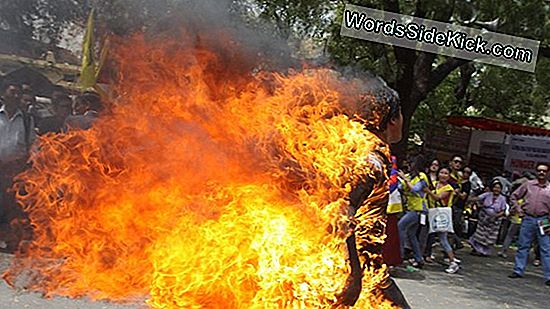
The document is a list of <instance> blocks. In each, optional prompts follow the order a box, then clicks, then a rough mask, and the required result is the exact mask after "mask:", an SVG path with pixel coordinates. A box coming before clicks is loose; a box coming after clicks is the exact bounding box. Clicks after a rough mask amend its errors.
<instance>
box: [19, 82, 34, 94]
mask: <svg viewBox="0 0 550 309" xmlns="http://www.w3.org/2000/svg"><path fill="white" fill-rule="evenodd" d="M21 93H23V94H34V92H33V90H32V86H31V85H29V84H27V83H23V84H22V85H21Z"/></svg>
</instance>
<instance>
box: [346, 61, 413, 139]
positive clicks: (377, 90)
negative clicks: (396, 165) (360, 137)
mask: <svg viewBox="0 0 550 309" xmlns="http://www.w3.org/2000/svg"><path fill="white" fill-rule="evenodd" d="M343 76H345V81H346V82H345V83H344V84H340V85H339V87H340V88H342V89H340V90H339V91H340V92H341V93H342V98H341V104H342V108H343V110H344V112H345V113H347V114H348V115H349V116H350V117H354V118H358V120H360V121H362V122H363V123H364V124H365V129H367V130H369V131H370V132H372V133H374V134H376V135H377V136H378V137H380V139H382V140H383V141H384V142H386V143H389V144H391V143H397V142H399V141H400V140H401V137H402V129H403V115H402V114H401V106H400V101H399V95H398V94H397V92H396V91H395V90H393V89H392V88H390V87H389V86H388V85H387V84H386V82H385V81H384V80H382V79H381V78H380V77H376V76H372V75H371V74H368V73H365V72H364V71H363V72H360V71H358V70H347V71H345V72H344V73H343Z"/></svg>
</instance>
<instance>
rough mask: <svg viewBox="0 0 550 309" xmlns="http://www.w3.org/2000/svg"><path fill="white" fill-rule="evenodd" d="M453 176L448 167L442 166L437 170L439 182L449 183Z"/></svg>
mask: <svg viewBox="0 0 550 309" xmlns="http://www.w3.org/2000/svg"><path fill="white" fill-rule="evenodd" d="M450 176H451V171H450V170H449V169H448V168H447V167H442V168H440V169H439V171H438V172H437V179H438V180H439V182H442V183H447V182H448V181H449V178H450Z"/></svg>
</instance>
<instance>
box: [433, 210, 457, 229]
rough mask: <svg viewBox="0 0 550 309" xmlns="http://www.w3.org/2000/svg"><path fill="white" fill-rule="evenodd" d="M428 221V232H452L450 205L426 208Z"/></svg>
mask: <svg viewBox="0 0 550 309" xmlns="http://www.w3.org/2000/svg"><path fill="white" fill-rule="evenodd" d="M428 221H429V222H430V233H440V232H447V233H454V229H453V212H452V209H451V207H438V208H430V209H428Z"/></svg>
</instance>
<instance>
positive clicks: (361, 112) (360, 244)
mask: <svg viewBox="0 0 550 309" xmlns="http://www.w3.org/2000/svg"><path fill="white" fill-rule="evenodd" d="M353 105H354V106H353V109H354V111H353V113H355V115H354V116H355V118H357V117H358V118H359V119H360V120H362V121H365V123H366V124H365V129H366V130H368V131H370V132H372V133H374V134H375V135H376V136H377V137H378V138H379V139H380V140H381V141H382V142H383V143H381V144H379V145H378V147H377V148H376V149H375V150H374V151H372V153H371V154H370V156H369V158H368V159H367V160H368V164H369V165H370V171H371V173H370V174H368V175H361V180H360V181H359V182H358V184H357V185H356V186H355V188H354V189H353V190H352V192H351V193H350V195H349V218H350V219H349V222H350V225H351V226H350V227H351V229H350V230H351V233H350V235H349V237H347V239H346V245H347V251H348V259H349V264H350V267H351V273H350V274H349V276H348V279H347V281H346V285H345V287H344V289H343V291H342V292H341V293H340V294H338V295H337V299H338V302H339V304H341V305H345V306H353V305H354V304H355V303H356V302H357V300H358V299H359V296H360V293H361V290H362V289H363V284H362V281H363V278H362V277H363V272H364V270H365V269H370V270H371V271H373V272H374V273H377V272H379V274H378V275H380V276H382V279H381V280H380V281H379V282H380V284H379V286H377V287H374V288H375V289H378V291H376V290H374V291H371V292H372V293H375V294H376V293H382V294H383V296H384V297H385V298H386V299H388V300H389V301H391V302H393V303H394V304H395V305H397V306H399V307H401V308H409V305H408V304H407V301H406V300H405V298H404V296H403V294H402V293H401V291H400V290H399V288H398V287H397V285H396V284H395V282H394V281H393V280H392V279H391V278H390V277H389V274H388V272H387V267H385V266H384V261H383V258H382V245H383V244H384V237H373V236H380V235H383V234H384V233H385V227H386V208H387V205H388V194H389V184H388V180H389V178H388V176H387V171H389V169H390V168H391V161H390V157H389V144H392V143H397V142H399V141H400V140H401V137H402V125H403V116H402V114H401V107H400V102H399V96H398V94H397V92H396V91H395V90H393V89H391V88H390V87H388V86H387V85H386V83H385V82H384V81H382V80H381V79H380V78H376V79H374V80H369V81H368V89H367V90H366V92H365V93H364V95H363V96H362V99H361V100H360V102H357V101H356V102H354V103H353Z"/></svg>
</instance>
